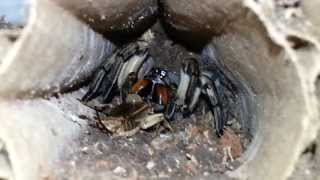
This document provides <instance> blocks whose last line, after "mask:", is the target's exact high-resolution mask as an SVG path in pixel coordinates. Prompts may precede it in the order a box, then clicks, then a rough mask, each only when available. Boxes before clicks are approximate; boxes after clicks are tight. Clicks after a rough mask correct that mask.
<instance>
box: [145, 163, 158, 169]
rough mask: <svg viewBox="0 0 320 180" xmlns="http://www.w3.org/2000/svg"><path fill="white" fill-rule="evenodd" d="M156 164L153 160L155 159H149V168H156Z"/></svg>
mask: <svg viewBox="0 0 320 180" xmlns="http://www.w3.org/2000/svg"><path fill="white" fill-rule="evenodd" d="M155 166H156V164H155V163H154V162H153V161H149V162H148V163H147V168H148V169H149V170H151V169H152V168H154V167H155Z"/></svg>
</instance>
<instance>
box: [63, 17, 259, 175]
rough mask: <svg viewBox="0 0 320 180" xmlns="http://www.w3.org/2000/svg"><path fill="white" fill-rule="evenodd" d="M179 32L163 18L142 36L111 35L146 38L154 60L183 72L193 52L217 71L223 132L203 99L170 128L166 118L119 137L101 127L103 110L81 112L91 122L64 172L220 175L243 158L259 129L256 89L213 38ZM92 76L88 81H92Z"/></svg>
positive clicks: (132, 40)
mask: <svg viewBox="0 0 320 180" xmlns="http://www.w3.org/2000/svg"><path fill="white" fill-rule="evenodd" d="M175 33H177V32H176V31H174V30H173V29H172V28H170V27H169V26H167V25H165V23H164V21H163V20H159V21H157V22H156V23H154V25H153V26H152V27H151V28H150V29H148V30H147V31H145V33H143V35H142V36H136V35H135V36H131V37H130V38H129V39H130V40H129V41H126V42H125V43H124V41H123V40H119V38H117V37H114V38H112V39H113V40H114V42H115V44H121V45H120V46H119V47H121V46H123V45H124V44H126V43H136V42H139V41H144V42H145V41H147V43H148V47H149V49H150V50H149V51H150V52H149V54H150V56H151V57H152V58H153V59H154V61H155V65H154V66H155V67H161V68H164V69H166V70H167V71H170V72H172V73H174V74H176V75H178V76H179V73H180V69H181V66H182V63H183V61H184V59H188V58H196V59H197V61H198V62H199V64H200V69H201V70H204V69H206V70H210V71H211V72H215V73H216V76H217V79H216V80H215V81H216V85H218V86H219V85H220V86H221V87H220V88H221V89H220V93H219V94H218V95H219V96H220V97H219V98H221V99H222V101H223V102H222V109H221V111H223V112H224V113H225V115H226V117H225V120H224V121H225V124H224V126H225V128H224V129H225V131H224V135H223V136H222V137H220V138H219V137H218V136H217V135H216V133H215V124H214V118H216V117H214V112H211V111H210V109H209V108H208V107H207V106H208V105H207V104H206V103H205V101H204V100H200V101H199V102H198V103H197V106H196V110H195V111H194V112H192V113H191V114H188V116H185V115H183V113H181V112H177V113H176V114H175V115H174V118H173V119H172V120H170V121H169V124H170V126H171V128H172V130H171V131H170V130H168V129H163V125H164V124H162V125H160V124H159V125H160V126H162V127H161V128H162V130H160V131H159V126H158V127H151V128H148V129H147V130H142V129H141V130H140V131H139V132H137V133H135V134H133V135H130V136H129V137H121V136H120V137H116V136H117V133H114V132H111V133H114V134H113V135H115V137H114V136H112V134H111V135H110V134H108V133H106V131H105V127H99V125H97V124H96V122H97V120H99V121H100V120H101V117H102V116H103V114H99V112H97V114H98V115H96V116H93V117H89V116H88V115H86V114H83V113H82V114H79V115H78V117H79V118H81V119H84V120H85V121H88V122H89V126H91V128H89V130H88V132H87V134H85V135H83V136H82V138H81V140H80V144H81V145H80V148H79V150H78V151H75V152H73V153H71V154H67V155H66V157H65V158H62V159H63V160H62V161H61V162H60V163H61V164H60V166H61V167H63V168H59V170H60V171H61V172H60V175H61V176H63V177H66V176H69V177H70V176H71V177H73V176H75V174H82V172H84V173H89V176H96V174H97V173H98V174H99V173H101V170H102V169H103V171H106V172H108V173H110V175H111V176H112V177H113V176H115V177H118V176H119V177H123V178H135V177H136V176H139V177H141V178H147V177H153V178H157V177H160V178H186V177H190V176H191V177H195V176H208V175H213V174H216V175H217V176H220V175H222V174H223V173H224V172H226V171H232V170H235V169H237V168H238V167H239V166H240V165H241V164H242V162H243V161H244V160H243V159H242V158H243V157H242V155H244V154H245V151H246V150H247V149H248V147H249V145H250V143H251V141H252V139H253V137H254V134H255V133H256V131H257V122H256V119H255V118H254V116H253V114H254V113H253V112H254V101H255V98H254V94H253V92H252V91H251V89H250V87H248V86H247V84H245V83H243V81H239V80H238V79H237V78H236V77H235V76H234V74H233V72H232V71H231V70H230V69H228V68H227V67H225V65H224V64H223V60H222V61H221V59H220V60H219V57H218V55H219V54H218V53H217V49H216V47H215V44H214V43H213V44H210V43H209V42H210V41H209V40H206V41H204V40H201V41H198V40H195V38H194V37H192V36H191V38H185V39H184V40H182V41H181V39H179V37H175ZM184 37H188V36H184ZM195 37H197V36H195ZM218 37H219V36H217V38H218ZM115 39H118V40H115ZM213 39H214V38H213ZM190 42H192V43H190ZM92 77H94V73H93V74H92ZM92 77H91V78H89V79H91V80H90V81H89V82H92ZM89 84H90V83H89ZM87 90H88V89H87V87H84V88H82V89H80V96H79V94H77V95H76V96H78V97H77V99H81V96H83V94H84V93H85V92H86V91H87ZM58 98H59V97H58ZM98 99H99V98H98ZM118 101H119V94H117V95H116V96H115V98H113V101H111V102H109V103H107V106H108V107H109V106H111V107H114V106H117V103H118V104H119V102H118ZM85 106H88V105H85ZM89 106H90V107H89V109H93V110H94V111H95V110H96V109H94V108H93V107H98V106H100V107H99V108H101V104H100V103H97V102H93V103H91V104H90V105H89ZM103 106H104V105H103ZM103 108H104V107H103ZM104 110H105V109H104ZM106 119H108V117H106ZM100 126H101V125H100ZM161 128H160V129H161ZM108 130H109V129H108ZM107 132H108V131H107ZM109 133H110V131H109ZM70 162H73V164H72V166H75V167H77V170H76V171H70V169H71V168H70ZM99 163H102V164H99ZM88 167H91V171H92V173H90V172H88V171H87V170H85V169H87V168H88Z"/></svg>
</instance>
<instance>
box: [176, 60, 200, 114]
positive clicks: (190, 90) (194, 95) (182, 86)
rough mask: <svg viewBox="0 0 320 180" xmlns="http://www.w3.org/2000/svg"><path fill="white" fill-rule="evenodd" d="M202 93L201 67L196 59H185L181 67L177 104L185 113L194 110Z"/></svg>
mask: <svg viewBox="0 0 320 180" xmlns="http://www.w3.org/2000/svg"><path fill="white" fill-rule="evenodd" d="M200 94H201V82H200V69H199V64H198V62H197V60H196V59H194V58H190V59H185V60H184V61H183V63H182V68H181V69H180V83H179V86H178V89H177V105H179V106H182V111H183V112H184V113H191V112H193V110H194V108H195V106H196V104H197V102H198V100H199V97H200Z"/></svg>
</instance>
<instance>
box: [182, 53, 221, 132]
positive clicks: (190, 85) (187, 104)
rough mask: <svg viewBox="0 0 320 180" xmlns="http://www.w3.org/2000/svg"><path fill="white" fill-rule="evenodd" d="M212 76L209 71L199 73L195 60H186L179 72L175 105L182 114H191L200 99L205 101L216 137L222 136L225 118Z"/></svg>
mask: <svg viewBox="0 0 320 180" xmlns="http://www.w3.org/2000/svg"><path fill="white" fill-rule="evenodd" d="M214 81H215V79H214V74H213V73H211V72H210V71H200V67H199V64H198V62H197V60H196V59H193V58H192V59H186V60H185V61H184V63H183V64H182V68H181V72H180V83H179V87H178V90H177V96H178V100H177V104H178V105H180V106H182V109H183V112H186V111H187V112H189V113H192V112H193V111H194V109H195V107H196V105H197V103H198V101H199V99H200V97H201V98H202V99H204V100H205V102H206V104H207V106H208V108H209V109H210V111H211V112H212V114H213V117H214V119H213V120H212V122H213V125H214V127H215V129H216V133H217V135H218V136H221V135H222V134H223V128H224V125H225V121H226V120H225V117H224V115H223V113H222V106H221V102H220V100H219V98H218V96H217V87H216V84H215V82H214Z"/></svg>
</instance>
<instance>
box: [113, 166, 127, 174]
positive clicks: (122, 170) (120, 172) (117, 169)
mask: <svg viewBox="0 0 320 180" xmlns="http://www.w3.org/2000/svg"><path fill="white" fill-rule="evenodd" d="M113 172H114V173H116V174H120V175H125V174H126V173H127V170H126V169H125V168H123V167H120V166H118V167H116V168H115V169H114V170H113Z"/></svg>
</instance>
